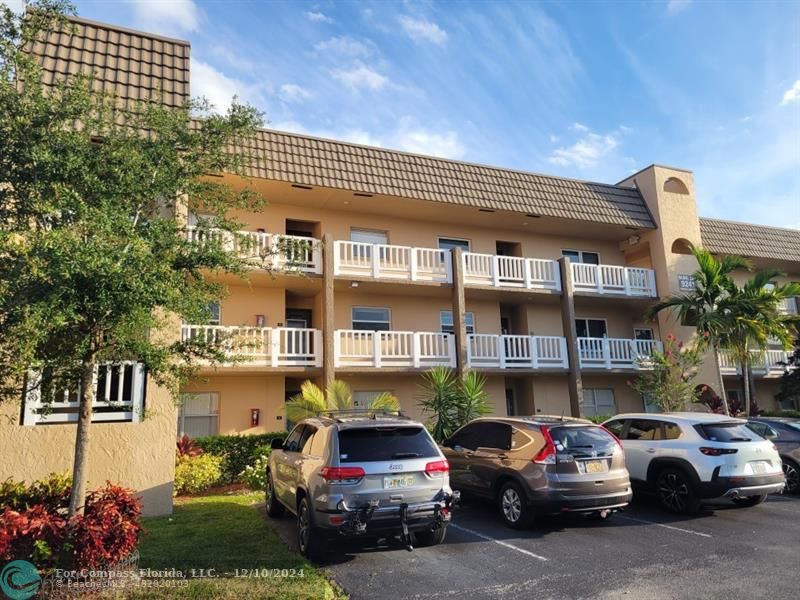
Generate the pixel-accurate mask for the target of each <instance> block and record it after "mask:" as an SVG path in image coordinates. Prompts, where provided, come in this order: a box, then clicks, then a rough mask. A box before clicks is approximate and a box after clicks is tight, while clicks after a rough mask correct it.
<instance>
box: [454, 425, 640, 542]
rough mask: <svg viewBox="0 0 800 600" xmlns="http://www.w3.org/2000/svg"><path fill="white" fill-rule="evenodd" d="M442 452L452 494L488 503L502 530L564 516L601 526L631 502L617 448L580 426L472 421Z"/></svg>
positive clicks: (596, 429)
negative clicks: (589, 518) (591, 519)
mask: <svg viewBox="0 0 800 600" xmlns="http://www.w3.org/2000/svg"><path fill="white" fill-rule="evenodd" d="M443 446H444V454H445V456H446V457H447V459H448V461H449V462H450V469H451V470H450V477H451V481H452V484H453V486H454V487H455V488H456V489H458V490H459V491H461V492H464V493H469V494H474V495H477V496H482V497H485V498H489V499H492V500H495V501H496V502H497V504H498V506H499V508H500V514H501V515H502V517H503V519H504V520H505V522H506V524H507V525H509V526H510V527H514V528H521V527H525V526H527V525H529V524H530V523H531V521H532V520H533V518H534V515H543V514H556V513H564V512H590V513H594V514H595V515H597V516H598V517H601V518H606V517H607V516H608V515H610V514H611V513H612V512H613V511H614V510H616V509H619V508H622V507H623V506H625V505H627V504H628V503H629V502H630V500H631V497H632V495H633V492H632V490H631V485H630V480H629V478H628V471H627V470H626V469H625V456H624V453H623V451H622V447H621V445H620V443H619V440H617V439H616V438H615V437H614V436H613V435H611V434H610V433H609V432H608V431H606V430H605V429H603V428H602V427H601V426H599V425H595V424H594V423H591V422H590V421H586V420H583V419H571V418H562V417H546V416H536V417H498V418H481V419H475V420H474V421H471V422H469V423H468V424H466V425H464V426H463V427H462V428H461V429H459V430H458V431H457V432H456V433H455V434H453V436H452V437H450V438H449V439H447V440H445V441H444V443H443Z"/></svg>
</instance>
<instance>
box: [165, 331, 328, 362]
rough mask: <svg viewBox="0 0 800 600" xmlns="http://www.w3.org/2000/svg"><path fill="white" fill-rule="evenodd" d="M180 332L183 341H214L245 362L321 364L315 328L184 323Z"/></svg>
mask: <svg viewBox="0 0 800 600" xmlns="http://www.w3.org/2000/svg"><path fill="white" fill-rule="evenodd" d="M181 335H182V339H184V340H189V339H193V340H201V341H204V342H214V343H217V344H219V345H220V346H221V347H222V348H223V349H224V351H225V352H226V353H227V354H229V355H230V356H231V357H233V356H236V357H238V358H241V359H242V361H243V363H242V364H245V365H247V364H253V365H258V366H262V365H263V366H269V367H320V366H322V332H321V331H320V330H318V329H299V328H297V329H296V328H292V327H228V326H224V325H184V326H183V327H182V331H181Z"/></svg>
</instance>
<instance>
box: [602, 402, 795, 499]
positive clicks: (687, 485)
mask: <svg viewBox="0 0 800 600" xmlns="http://www.w3.org/2000/svg"><path fill="white" fill-rule="evenodd" d="M604 425H605V426H606V428H607V429H608V430H609V431H611V432H612V433H613V434H614V435H616V436H617V437H618V438H619V439H621V440H622V446H623V447H624V448H625V458H626V460H627V465H628V471H629V472H630V474H631V481H633V483H634V486H641V487H643V488H649V489H650V490H655V492H656V493H657V494H658V497H659V500H660V501H661V505H662V506H663V507H664V508H665V509H666V510H668V511H670V512H675V513H690V512H695V511H697V509H699V508H700V504H701V502H702V501H703V500H712V499H719V498H730V499H731V500H733V502H734V503H735V504H737V505H739V506H754V505H756V504H760V503H761V502H763V501H764V500H766V498H767V494H770V493H773V492H780V491H781V490H782V489H783V485H784V477H783V471H782V470H781V459H780V456H778V451H777V450H776V449H775V445H774V444H773V443H772V442H769V441H767V440H764V439H763V438H761V437H760V436H758V435H756V434H755V433H754V432H753V431H752V430H751V429H749V428H748V427H747V421H745V420H743V419H733V418H731V417H726V416H724V415H715V414H713V415H712V414H705V413H664V414H653V413H641V414H624V415H617V416H616V417H614V418H613V419H611V420H609V421H606V422H605V423H604Z"/></svg>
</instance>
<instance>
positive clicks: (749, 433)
mask: <svg viewBox="0 0 800 600" xmlns="http://www.w3.org/2000/svg"><path fill="white" fill-rule="evenodd" d="M695 429H696V430H697V432H698V433H699V434H700V435H701V436H702V437H704V438H705V439H707V440H710V441H712V442H754V441H761V438H760V437H759V436H758V434H756V433H755V432H754V431H753V430H751V429H750V428H749V427H748V426H747V425H746V424H745V423H708V424H705V425H695Z"/></svg>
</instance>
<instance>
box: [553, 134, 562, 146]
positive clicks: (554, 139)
mask: <svg viewBox="0 0 800 600" xmlns="http://www.w3.org/2000/svg"><path fill="white" fill-rule="evenodd" d="M560 139H561V138H560V137H558V136H557V135H555V134H552V133H551V134H550V141H551V142H552V143H553V144H555V143H556V142H557V141H558V140H560Z"/></svg>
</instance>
